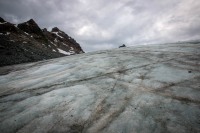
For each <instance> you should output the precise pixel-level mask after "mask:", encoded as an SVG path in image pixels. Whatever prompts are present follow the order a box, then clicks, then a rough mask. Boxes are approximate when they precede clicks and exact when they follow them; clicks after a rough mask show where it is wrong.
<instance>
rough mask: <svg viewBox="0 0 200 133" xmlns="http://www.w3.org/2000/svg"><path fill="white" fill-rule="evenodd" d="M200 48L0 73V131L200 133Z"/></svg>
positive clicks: (149, 48) (110, 54) (118, 54)
mask: <svg viewBox="0 0 200 133" xmlns="http://www.w3.org/2000/svg"><path fill="white" fill-rule="evenodd" d="M199 57H200V43H199V42H188V43H186V42H185V43H177V44H164V45H145V46H135V47H130V48H120V49H114V50H107V51H99V52H92V53H86V54H81V55H74V56H68V57H62V58H57V59H51V60H45V61H40V62H35V63H29V64H21V65H15V66H6V67H1V68H0V131H1V133H15V132H18V133H24V132H35V133H45V132H69V133H76V132H78V133H79V132H83V133H98V132H102V133H148V132H155V133H160V132H172V133H174V132H178V133H179V132H180V133H182V132H188V133H189V132H200V58H199Z"/></svg>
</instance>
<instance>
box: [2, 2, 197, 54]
mask: <svg viewBox="0 0 200 133" xmlns="http://www.w3.org/2000/svg"><path fill="white" fill-rule="evenodd" d="M0 16H1V17H3V18H4V19H5V20H7V21H10V22H12V23H21V22H24V21H27V20H29V19H30V18H33V19H34V20H35V21H36V22H37V23H38V25H39V26H40V27H41V28H45V27H46V28H47V29H48V30H51V28H52V27H55V26H56V27H58V28H59V29H61V30H63V31H64V32H66V33H67V34H68V35H70V36H72V37H73V38H74V39H75V40H76V41H77V42H78V43H79V44H80V45H81V47H82V48H83V49H84V50H85V51H86V52H89V51H96V50H101V49H110V48H117V47H118V46H119V45H121V44H123V43H124V44H126V45H128V46H131V45H138V44H149V43H163V42H175V41H183V40H194V39H200V0H0Z"/></svg>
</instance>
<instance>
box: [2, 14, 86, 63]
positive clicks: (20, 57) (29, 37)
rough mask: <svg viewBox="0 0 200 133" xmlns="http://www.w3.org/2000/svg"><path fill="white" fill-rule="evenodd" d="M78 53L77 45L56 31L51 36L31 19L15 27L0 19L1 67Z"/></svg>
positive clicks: (79, 51)
mask: <svg viewBox="0 0 200 133" xmlns="http://www.w3.org/2000/svg"><path fill="white" fill-rule="evenodd" d="M80 53H84V51H83V50H82V48H81V47H80V45H79V44H78V43H77V42H76V41H75V40H74V39H73V38H72V37H70V36H68V35H67V34H66V33H64V32H63V31H61V30H59V29H58V28H56V27H55V28H53V29H52V31H51V32H50V31H47V29H44V30H41V29H40V27H39V26H38V25H37V23H36V22H35V21H34V20H33V19H30V20H29V21H27V22H24V23H21V24H18V25H15V24H12V23H9V22H6V21H5V20H4V19H3V18H0V66H5V65H12V64H19V63H25V62H33V61H39V60H45V59H51V58H57V57H62V56H66V55H73V54H80Z"/></svg>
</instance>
